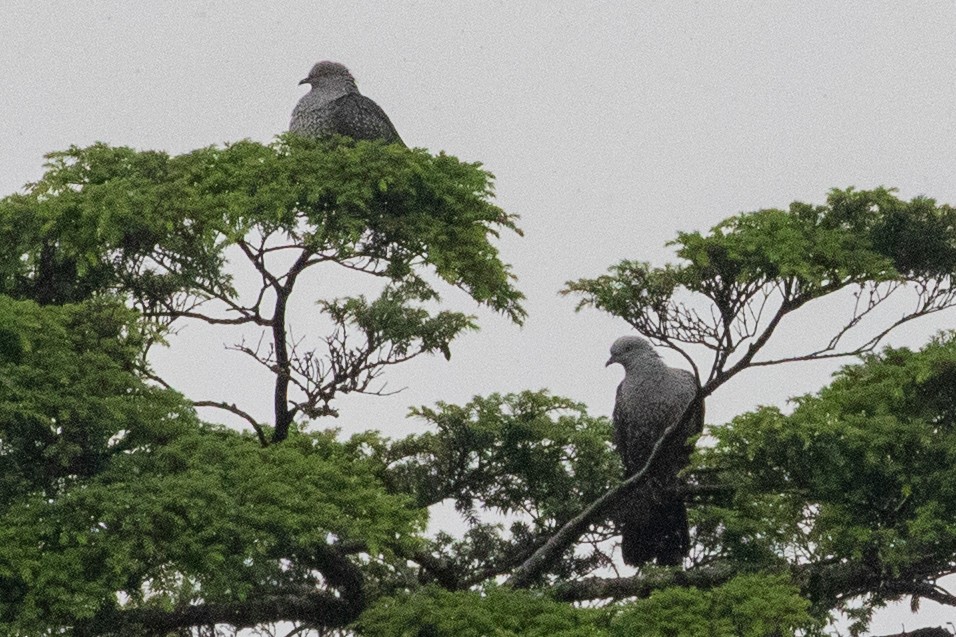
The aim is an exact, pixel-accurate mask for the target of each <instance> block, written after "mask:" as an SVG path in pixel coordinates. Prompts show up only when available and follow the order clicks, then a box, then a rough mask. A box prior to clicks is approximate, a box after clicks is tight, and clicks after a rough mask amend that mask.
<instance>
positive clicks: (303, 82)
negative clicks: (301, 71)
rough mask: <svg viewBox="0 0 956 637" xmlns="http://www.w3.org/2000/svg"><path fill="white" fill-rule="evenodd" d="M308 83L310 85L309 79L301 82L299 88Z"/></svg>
mask: <svg viewBox="0 0 956 637" xmlns="http://www.w3.org/2000/svg"><path fill="white" fill-rule="evenodd" d="M308 83H309V78H305V79H304V80H302V81H301V82H299V86H302V85H303V84H308Z"/></svg>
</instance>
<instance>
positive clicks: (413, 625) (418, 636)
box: [358, 587, 608, 637]
mask: <svg viewBox="0 0 956 637" xmlns="http://www.w3.org/2000/svg"><path fill="white" fill-rule="evenodd" d="M358 630H359V634H361V635H363V636H364V637H426V636H427V637H487V636H489V635H494V636H495V637H518V636H521V637H551V636H555V637H591V636H593V637H603V636H605V635H608V631H607V619H606V614H605V613H604V612H602V611H600V610H586V609H577V608H574V607H572V606H569V605H567V604H561V603H558V602H554V601H552V600H549V599H548V598H547V597H544V596H542V595H540V594H535V593H530V592H526V591H511V590H508V589H502V588H496V587H492V588H490V589H489V590H487V591H485V592H474V591H461V592H457V593H452V592H449V591H445V590H442V589H440V588H437V587H427V588H425V589H423V590H421V591H419V592H417V593H415V594H412V595H402V596H398V597H391V598H383V599H382V600H380V601H379V602H378V603H377V604H376V605H374V606H372V607H371V608H369V609H368V610H367V611H366V612H365V613H363V614H362V617H361V618H360V620H359V622H358Z"/></svg>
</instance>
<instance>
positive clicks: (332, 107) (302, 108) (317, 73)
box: [289, 62, 405, 146]
mask: <svg viewBox="0 0 956 637" xmlns="http://www.w3.org/2000/svg"><path fill="white" fill-rule="evenodd" d="M299 84H309V85H310V86H311V87H312V90H311V91H309V92H308V93H306V94H305V95H304V96H303V97H302V99H300V100H299V103H298V104H296V106H295V109H293V111H292V121H291V122H289V130H290V131H291V132H293V133H296V134H298V135H303V136H305V137H316V138H323V137H330V136H332V135H345V136H347V137H351V138H353V139H368V140H376V139H381V140H384V141H386V142H388V143H398V144H402V145H403V146H404V145H405V143H404V142H403V141H402V138H401V137H399V135H398V131H396V130H395V127H394V126H392V122H391V121H390V120H389V119H388V115H386V114H385V111H383V110H382V109H381V108H380V107H379V105H378V104H376V103H375V102H373V101H372V100H370V99H369V98H367V97H365V96H364V95H362V94H361V93H359V90H358V87H356V86H355V78H354V77H352V74H351V73H349V70H348V69H347V68H345V66H343V65H342V64H339V63H338V62H319V63H318V64H316V65H315V66H313V67H312V70H311V71H309V75H308V77H306V78H305V79H304V80H302V81H301V82H299Z"/></svg>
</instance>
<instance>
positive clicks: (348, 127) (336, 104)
mask: <svg viewBox="0 0 956 637" xmlns="http://www.w3.org/2000/svg"><path fill="white" fill-rule="evenodd" d="M328 108H329V115H330V126H331V128H332V129H333V132H335V133H338V134H340V135H346V136H348V137H351V138H353V139H368V140H375V139H381V140H384V141H385V142H388V143H396V142H397V143H399V144H402V145H403V146H404V145H405V142H403V141H402V138H401V137H400V136H399V134H398V131H397V130H395V127H394V126H393V125H392V122H391V120H390V119H388V115H386V114H385V111H383V110H382V108H381V107H380V106H379V105H378V104H376V103H375V102H374V101H372V100H371V99H369V98H367V97H365V96H364V95H362V94H360V93H349V94H347V95H343V96H342V97H340V98H338V99H335V100H333V101H332V102H330V103H329V106H328Z"/></svg>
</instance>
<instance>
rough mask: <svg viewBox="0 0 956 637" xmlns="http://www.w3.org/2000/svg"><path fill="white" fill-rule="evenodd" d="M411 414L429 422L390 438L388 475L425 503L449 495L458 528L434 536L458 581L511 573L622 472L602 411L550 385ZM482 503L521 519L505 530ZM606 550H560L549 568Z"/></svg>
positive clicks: (580, 564) (586, 563) (564, 569)
mask: <svg viewBox="0 0 956 637" xmlns="http://www.w3.org/2000/svg"><path fill="white" fill-rule="evenodd" d="M412 414H413V415H415V416H418V417H420V418H423V419H425V420H426V421H427V422H428V423H429V424H430V425H431V426H432V427H434V428H435V431H434V432H429V433H425V434H419V435H412V436H409V437H407V438H405V439H403V440H400V441H397V442H396V443H394V444H393V445H392V446H391V447H390V448H389V449H388V451H387V452H386V453H384V454H383V456H384V457H385V458H386V459H387V462H388V472H387V478H386V480H387V481H388V483H389V484H392V485H393V486H394V488H397V489H399V490H401V491H405V492H411V493H415V494H416V496H417V499H418V501H419V503H420V504H421V505H423V506H424V505H428V504H432V503H435V502H440V501H443V500H448V501H451V502H453V503H454V505H455V508H456V509H457V510H458V511H459V512H461V513H462V514H463V515H464V517H465V519H466V520H467V522H468V526H469V528H468V530H467V532H466V533H465V535H464V537H462V538H453V537H452V536H451V535H448V534H446V533H439V534H437V536H436V537H435V539H434V541H433V543H432V544H433V545H432V550H433V552H434V553H435V554H437V555H440V556H441V558H442V559H443V560H445V561H446V567H447V569H448V570H449V571H451V572H454V573H455V574H456V579H458V580H459V581H460V582H468V581H472V580H476V581H481V579H483V578H484V577H486V576H487V573H488V572H507V570H509V569H510V568H511V567H513V566H515V565H516V564H515V562H516V561H517V562H520V561H521V560H522V559H523V556H525V555H526V552H527V550H528V548H529V547H531V546H535V545H537V544H538V543H539V542H540V541H541V538H543V537H547V535H548V534H550V533H551V532H553V531H554V529H556V528H557V527H558V526H560V525H561V524H563V523H564V522H565V521H567V520H568V519H569V518H570V517H572V516H574V515H576V514H577V513H578V512H579V511H580V510H581V509H582V508H583V507H585V506H586V505H587V504H588V503H589V502H591V501H592V500H593V499H595V498H597V497H598V496H600V495H601V494H602V493H604V492H605V491H606V490H607V489H608V488H610V486H611V485H613V484H616V483H617V482H618V481H619V479H620V473H621V468H620V461H619V459H618V456H617V454H616V452H614V450H613V449H612V448H611V446H610V444H609V439H610V424H609V423H608V422H607V420H606V419H604V418H594V417H590V416H588V415H587V412H586V410H585V408H584V406H583V405H581V404H578V403H574V402H571V401H569V400H567V399H565V398H560V397H555V396H550V395H548V394H547V393H546V392H530V391H526V392H522V393H520V394H506V395H499V394H492V395H490V396H487V397H475V398H474V399H472V400H471V401H470V402H469V403H467V404H466V405H462V406H457V405H449V404H446V403H439V404H438V407H437V409H432V408H426V407H421V408H418V409H415V410H413V411H412ZM483 511H494V512H496V513H500V514H504V515H508V516H517V518H516V520H515V521H514V522H513V523H512V524H511V525H510V527H509V529H508V533H507V534H506V533H505V532H504V529H503V528H502V527H501V525H500V524H498V523H493V522H491V523H486V522H483V521H482V519H481V512H483ZM601 532H603V533H608V532H609V531H608V530H607V529H606V528H604V527H602V529H601ZM604 559H605V558H604V556H603V555H602V554H601V553H600V552H592V553H591V554H578V555H566V556H565V559H564V560H563V561H562V562H561V563H558V564H555V565H554V566H553V567H552V569H551V571H552V572H553V573H558V574H561V575H562V576H571V574H572V573H578V574H580V573H586V572H588V571H590V570H592V569H593V568H595V566H598V565H600V564H603V563H604V562H603V560H604ZM482 574H484V575H482Z"/></svg>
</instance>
